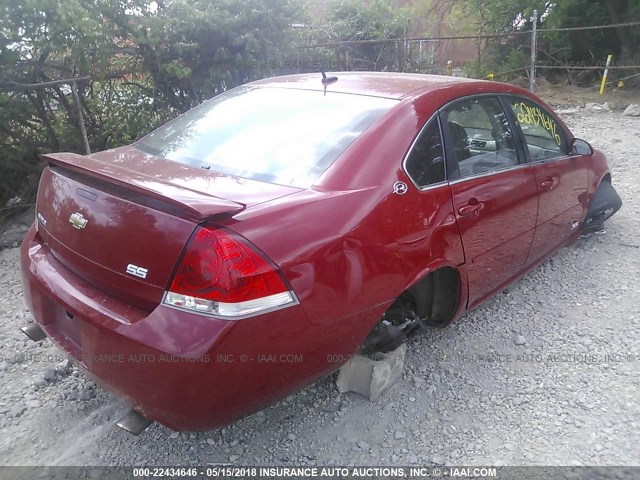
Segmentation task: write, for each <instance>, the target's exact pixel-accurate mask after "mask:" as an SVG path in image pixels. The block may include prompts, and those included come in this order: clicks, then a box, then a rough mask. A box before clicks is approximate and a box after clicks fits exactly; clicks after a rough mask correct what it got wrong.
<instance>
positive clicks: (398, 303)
mask: <svg viewBox="0 0 640 480" xmlns="http://www.w3.org/2000/svg"><path fill="white" fill-rule="evenodd" d="M459 303H460V274H459V273H458V271H457V270H456V269H455V268H452V267H443V268H439V269H438V270H435V271H433V272H431V273H429V274H428V275H425V276H424V277H423V278H421V279H420V280H418V281H417V282H415V283H414V284H413V285H412V286H411V287H409V288H408V289H406V290H405V291H403V292H402V293H401V294H400V295H399V296H398V297H397V298H396V299H395V301H394V302H393V303H392V304H391V306H390V307H389V308H388V309H387V311H386V312H385V313H384V315H383V316H382V318H381V319H380V322H378V323H377V324H376V326H375V327H374V328H373V330H372V331H371V333H369V336H368V337H367V338H366V339H365V341H364V344H363V346H362V350H363V351H364V352H366V353H371V352H375V351H389V350H392V349H394V348H396V347H398V346H399V345H400V344H401V343H402V342H403V341H404V339H405V337H406V336H407V335H410V334H411V333H413V332H414V331H416V330H418V329H419V328H420V327H421V326H430V327H440V328H442V327H446V326H447V325H448V324H449V323H451V321H452V320H453V317H454V316H455V314H456V311H457V309H458V305H459Z"/></svg>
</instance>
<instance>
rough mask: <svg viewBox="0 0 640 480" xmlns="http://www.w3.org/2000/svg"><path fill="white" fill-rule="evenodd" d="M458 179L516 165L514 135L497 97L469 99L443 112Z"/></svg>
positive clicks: (516, 155)
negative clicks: (455, 161)
mask: <svg viewBox="0 0 640 480" xmlns="http://www.w3.org/2000/svg"><path fill="white" fill-rule="evenodd" d="M443 119H444V122H445V123H446V125H447V128H448V131H449V137H448V138H449V141H450V142H451V143H452V145H451V146H452V148H451V149H448V151H451V152H452V153H453V154H454V157H455V159H456V160H457V164H458V173H459V177H460V178H466V177H472V176H475V175H482V174H485V173H490V172H493V171H498V170H502V169H505V168H509V167H511V166H513V165H517V164H518V154H517V151H516V148H515V142H514V138H513V133H512V131H511V128H510V126H509V121H508V119H507V116H506V114H505V112H504V110H503V109H502V106H501V105H500V102H499V101H498V99H497V98H496V97H481V98H470V99H466V100H462V101H459V102H456V103H454V104H453V105H451V106H450V107H448V108H447V109H446V110H445V111H444V115H443Z"/></svg>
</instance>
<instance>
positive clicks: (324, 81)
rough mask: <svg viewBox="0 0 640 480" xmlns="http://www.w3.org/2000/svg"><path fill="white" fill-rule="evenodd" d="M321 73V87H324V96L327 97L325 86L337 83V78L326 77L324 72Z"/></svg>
mask: <svg viewBox="0 0 640 480" xmlns="http://www.w3.org/2000/svg"><path fill="white" fill-rule="evenodd" d="M321 73H322V85H324V94H325V96H326V95H327V85H331V84H332V83H335V82H337V81H338V77H327V74H326V73H324V72H321Z"/></svg>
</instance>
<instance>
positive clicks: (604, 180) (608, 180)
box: [600, 173, 611, 183]
mask: <svg viewBox="0 0 640 480" xmlns="http://www.w3.org/2000/svg"><path fill="white" fill-rule="evenodd" d="M602 182H607V183H611V174H610V173H607V174H605V176H604V177H602V180H601V182H600V183H602Z"/></svg>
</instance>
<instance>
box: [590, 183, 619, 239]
mask: <svg viewBox="0 0 640 480" xmlns="http://www.w3.org/2000/svg"><path fill="white" fill-rule="evenodd" d="M620 207H622V200H621V199H620V195H618V192H616V189H615V188H613V185H611V184H610V183H609V182H602V183H601V184H600V186H599V187H598V189H597V190H596V193H594V194H593V198H592V200H591V205H589V210H588V211H587V216H586V218H585V220H584V223H583V229H589V230H591V229H602V226H603V223H604V222H605V221H607V220H608V219H610V218H611V217H612V216H613V215H614V214H615V213H616V212H617V211H618V210H620Z"/></svg>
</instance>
